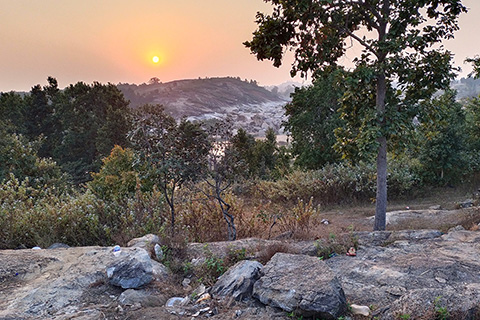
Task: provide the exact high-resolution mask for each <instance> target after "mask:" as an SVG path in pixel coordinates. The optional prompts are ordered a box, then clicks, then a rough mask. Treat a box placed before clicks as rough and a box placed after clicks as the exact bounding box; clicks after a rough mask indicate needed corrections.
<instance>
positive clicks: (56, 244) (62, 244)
mask: <svg viewBox="0 0 480 320" xmlns="http://www.w3.org/2000/svg"><path fill="white" fill-rule="evenodd" d="M58 248H70V246H69V245H68V244H65V243H58V242H57V243H54V244H52V245H51V246H50V247H48V248H47V249H58Z"/></svg>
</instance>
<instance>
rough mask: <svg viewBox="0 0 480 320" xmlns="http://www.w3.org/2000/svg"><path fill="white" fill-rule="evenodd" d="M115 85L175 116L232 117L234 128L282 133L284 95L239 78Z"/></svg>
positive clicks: (133, 101) (134, 98) (131, 97)
mask: <svg viewBox="0 0 480 320" xmlns="http://www.w3.org/2000/svg"><path fill="white" fill-rule="evenodd" d="M118 88H119V89H120V90H121V91H122V92H123V94H124V95H125V97H126V98H127V99H128V100H130V103H131V106H132V107H133V108H136V107H138V106H140V105H143V104H147V103H150V104H161V105H164V106H165V107H166V109H167V111H168V112H169V113H170V114H172V115H173V116H174V117H175V118H177V119H180V118H182V117H187V118H188V119H189V120H204V121H205V120H207V121H208V120H209V119H224V118H226V117H231V118H232V120H233V123H235V126H236V128H240V127H241V128H244V129H245V130H247V132H249V133H251V134H254V135H258V136H261V135H263V134H264V132H265V130H266V129H268V127H272V128H273V129H275V130H276V131H277V132H278V133H281V132H282V130H281V123H282V121H283V119H284V115H283V109H282V107H283V106H284V105H285V104H286V103H287V101H288V100H287V98H285V96H282V94H280V93H279V92H275V91H273V92H272V91H269V90H267V89H265V88H264V87H261V86H258V85H257V83H256V82H255V81H253V80H252V81H246V80H245V81H243V80H241V79H240V78H231V77H226V78H207V79H195V80H178V81H172V82H166V83H161V82H159V81H155V80H154V81H152V83H150V84H142V85H138V86H137V85H130V84H119V85H118Z"/></svg>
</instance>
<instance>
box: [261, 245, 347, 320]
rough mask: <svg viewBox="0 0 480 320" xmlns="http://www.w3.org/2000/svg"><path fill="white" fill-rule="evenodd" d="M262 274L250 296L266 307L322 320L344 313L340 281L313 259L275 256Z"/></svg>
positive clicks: (322, 263) (288, 255)
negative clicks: (321, 319)
mask: <svg viewBox="0 0 480 320" xmlns="http://www.w3.org/2000/svg"><path fill="white" fill-rule="evenodd" d="M262 273H263V276H262V277H261V278H260V279H259V280H258V281H257V282H256V283H255V284H254V286H253V296H254V297H255V298H257V299H258V300H260V301H261V302H262V303H264V304H266V305H270V306H273V307H278V308H281V309H283V310H285V311H287V312H292V311H293V312H295V313H296V314H298V315H300V316H307V317H319V318H323V319H337V318H338V317H340V316H342V315H343V314H344V313H345V312H346V311H347V301H346V299H345V294H344V292H343V289H342V287H341V285H340V282H339V281H338V279H337V278H336V277H335V275H334V274H333V272H332V270H330V268H329V267H328V266H327V265H326V264H325V262H323V261H321V260H319V259H318V258H317V257H311V256H306V255H295V254H287V253H277V254H275V255H274V256H273V257H272V259H271V260H270V261H269V262H268V263H267V264H266V265H265V267H264V268H263V270H262Z"/></svg>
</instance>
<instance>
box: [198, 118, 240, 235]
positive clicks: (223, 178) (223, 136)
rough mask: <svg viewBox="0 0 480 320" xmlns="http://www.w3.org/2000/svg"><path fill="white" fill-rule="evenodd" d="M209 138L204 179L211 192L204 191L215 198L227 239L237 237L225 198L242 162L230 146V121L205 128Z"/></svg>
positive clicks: (232, 217)
mask: <svg viewBox="0 0 480 320" xmlns="http://www.w3.org/2000/svg"><path fill="white" fill-rule="evenodd" d="M207 132H208V137H209V140H210V146H211V148H210V152H209V153H208V158H207V160H208V168H207V171H206V175H205V181H206V183H207V185H208V186H209V187H210V189H211V192H209V193H206V192H204V193H205V195H206V196H207V197H208V198H212V199H215V200H216V201H217V203H218V205H219V207H220V210H221V212H222V215H223V218H224V219H225V222H226V223H227V235H228V240H230V241H233V240H236V238H237V229H236V227H235V217H234V216H233V214H232V213H231V212H230V209H231V207H232V206H231V204H229V203H228V202H227V200H226V199H225V198H226V197H225V193H226V191H227V190H228V189H229V188H230V187H231V185H232V183H233V182H235V180H236V179H237V178H238V176H240V175H241V174H240V173H241V170H242V168H243V165H242V164H243V162H242V160H241V158H240V155H239V153H238V152H237V150H236V149H235V148H234V147H233V146H232V140H233V137H234V136H233V134H232V125H231V123H230V121H228V120H227V121H225V122H216V123H214V124H212V125H211V126H210V128H207Z"/></svg>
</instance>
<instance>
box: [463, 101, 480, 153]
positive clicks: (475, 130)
mask: <svg viewBox="0 0 480 320" xmlns="http://www.w3.org/2000/svg"><path fill="white" fill-rule="evenodd" d="M465 112H466V126H467V128H466V130H467V132H468V140H469V141H468V142H469V145H470V149H472V150H476V151H479V150H480V97H476V98H472V99H469V100H468V101H467V102H466V103H465Z"/></svg>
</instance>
